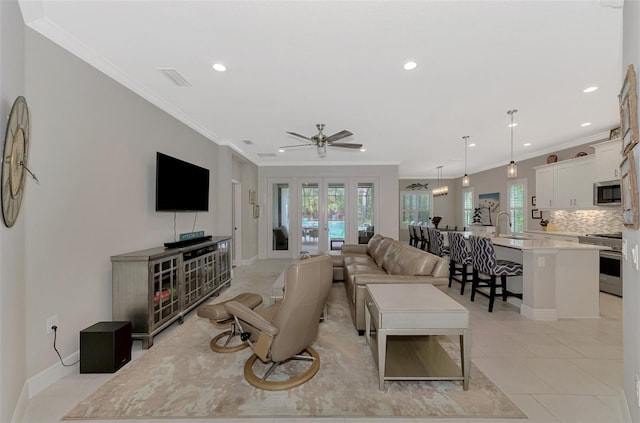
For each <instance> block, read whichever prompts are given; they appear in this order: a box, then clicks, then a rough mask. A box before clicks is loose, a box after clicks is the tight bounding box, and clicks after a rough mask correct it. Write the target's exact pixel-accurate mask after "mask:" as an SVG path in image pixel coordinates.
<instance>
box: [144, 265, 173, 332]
mask: <svg viewBox="0 0 640 423" xmlns="http://www.w3.org/2000/svg"><path fill="white" fill-rule="evenodd" d="M151 280H152V282H151V284H152V286H153V289H152V290H151V291H150V293H152V294H153V302H152V304H153V312H152V314H151V315H150V317H151V322H150V324H149V326H150V327H151V328H155V327H157V326H159V325H161V324H162V323H164V322H166V321H169V320H171V318H172V317H174V316H175V315H176V314H177V313H179V312H180V306H179V304H178V301H179V297H178V259H177V258H175V257H173V258H169V259H164V260H157V261H152V262H151Z"/></svg>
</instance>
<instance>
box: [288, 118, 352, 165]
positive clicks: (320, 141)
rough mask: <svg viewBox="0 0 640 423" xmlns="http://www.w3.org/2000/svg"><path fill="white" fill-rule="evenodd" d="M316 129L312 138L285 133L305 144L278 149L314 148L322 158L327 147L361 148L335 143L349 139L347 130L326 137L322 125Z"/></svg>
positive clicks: (349, 133)
mask: <svg viewBox="0 0 640 423" xmlns="http://www.w3.org/2000/svg"><path fill="white" fill-rule="evenodd" d="M316 128H318V133H317V134H316V135H314V136H312V137H310V138H309V137H305V136H304V135H300V134H296V133H295V132H287V134H289V135H293V136H294V137H298V138H302V139H303V140H305V141H306V144H296V145H285V146H282V147H280V148H281V149H285V148H296V147H309V146H315V147H316V148H317V151H318V155H319V156H320V157H324V156H325V155H326V154H327V146H329V147H341V148H352V149H360V148H362V144H348V143H344V142H336V141H339V140H341V139H343V138H346V137H350V136H351V135H353V134H352V133H351V132H349V131H347V130H342V131H340V132H336V133H335V134H333V135H329V136H326V135H325V134H323V133H322V130H323V129H324V123H318V124H317V125H316Z"/></svg>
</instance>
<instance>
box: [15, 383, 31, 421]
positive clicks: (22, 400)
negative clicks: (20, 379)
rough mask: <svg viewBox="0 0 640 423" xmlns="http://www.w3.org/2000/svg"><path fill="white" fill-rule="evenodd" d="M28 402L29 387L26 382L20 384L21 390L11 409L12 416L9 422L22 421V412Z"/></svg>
mask: <svg viewBox="0 0 640 423" xmlns="http://www.w3.org/2000/svg"><path fill="white" fill-rule="evenodd" d="M28 402H29V389H28V388H27V384H26V383H25V384H24V385H22V391H20V396H19V397H18V402H17V403H16V408H15V409H14V410H13V416H12V417H11V423H14V422H15V423H17V422H23V421H24V414H25V411H26V409H27V403H28Z"/></svg>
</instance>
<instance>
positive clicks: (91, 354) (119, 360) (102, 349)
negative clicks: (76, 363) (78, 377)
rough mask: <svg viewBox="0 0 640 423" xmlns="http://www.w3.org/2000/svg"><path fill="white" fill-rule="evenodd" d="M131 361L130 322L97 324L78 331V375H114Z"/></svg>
mask: <svg viewBox="0 0 640 423" xmlns="http://www.w3.org/2000/svg"><path fill="white" fill-rule="evenodd" d="M129 361H131V322H98V323H96V324H95V325H92V326H89V327H88V328H86V329H83V330H81V331H80V373H114V372H116V371H117V370H118V369H119V368H120V367H122V366H124V365H125V364H127V363H128V362H129Z"/></svg>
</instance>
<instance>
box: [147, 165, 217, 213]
mask: <svg viewBox="0 0 640 423" xmlns="http://www.w3.org/2000/svg"><path fill="white" fill-rule="evenodd" d="M156 211H159V212H163V211H166V212H197V211H209V169H205V168H203V167H200V166H196V165H194V164H192V163H188V162H185V161H183V160H180V159H176V158H175V157H171V156H167V155H166V154H162V153H160V152H158V153H156Z"/></svg>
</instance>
